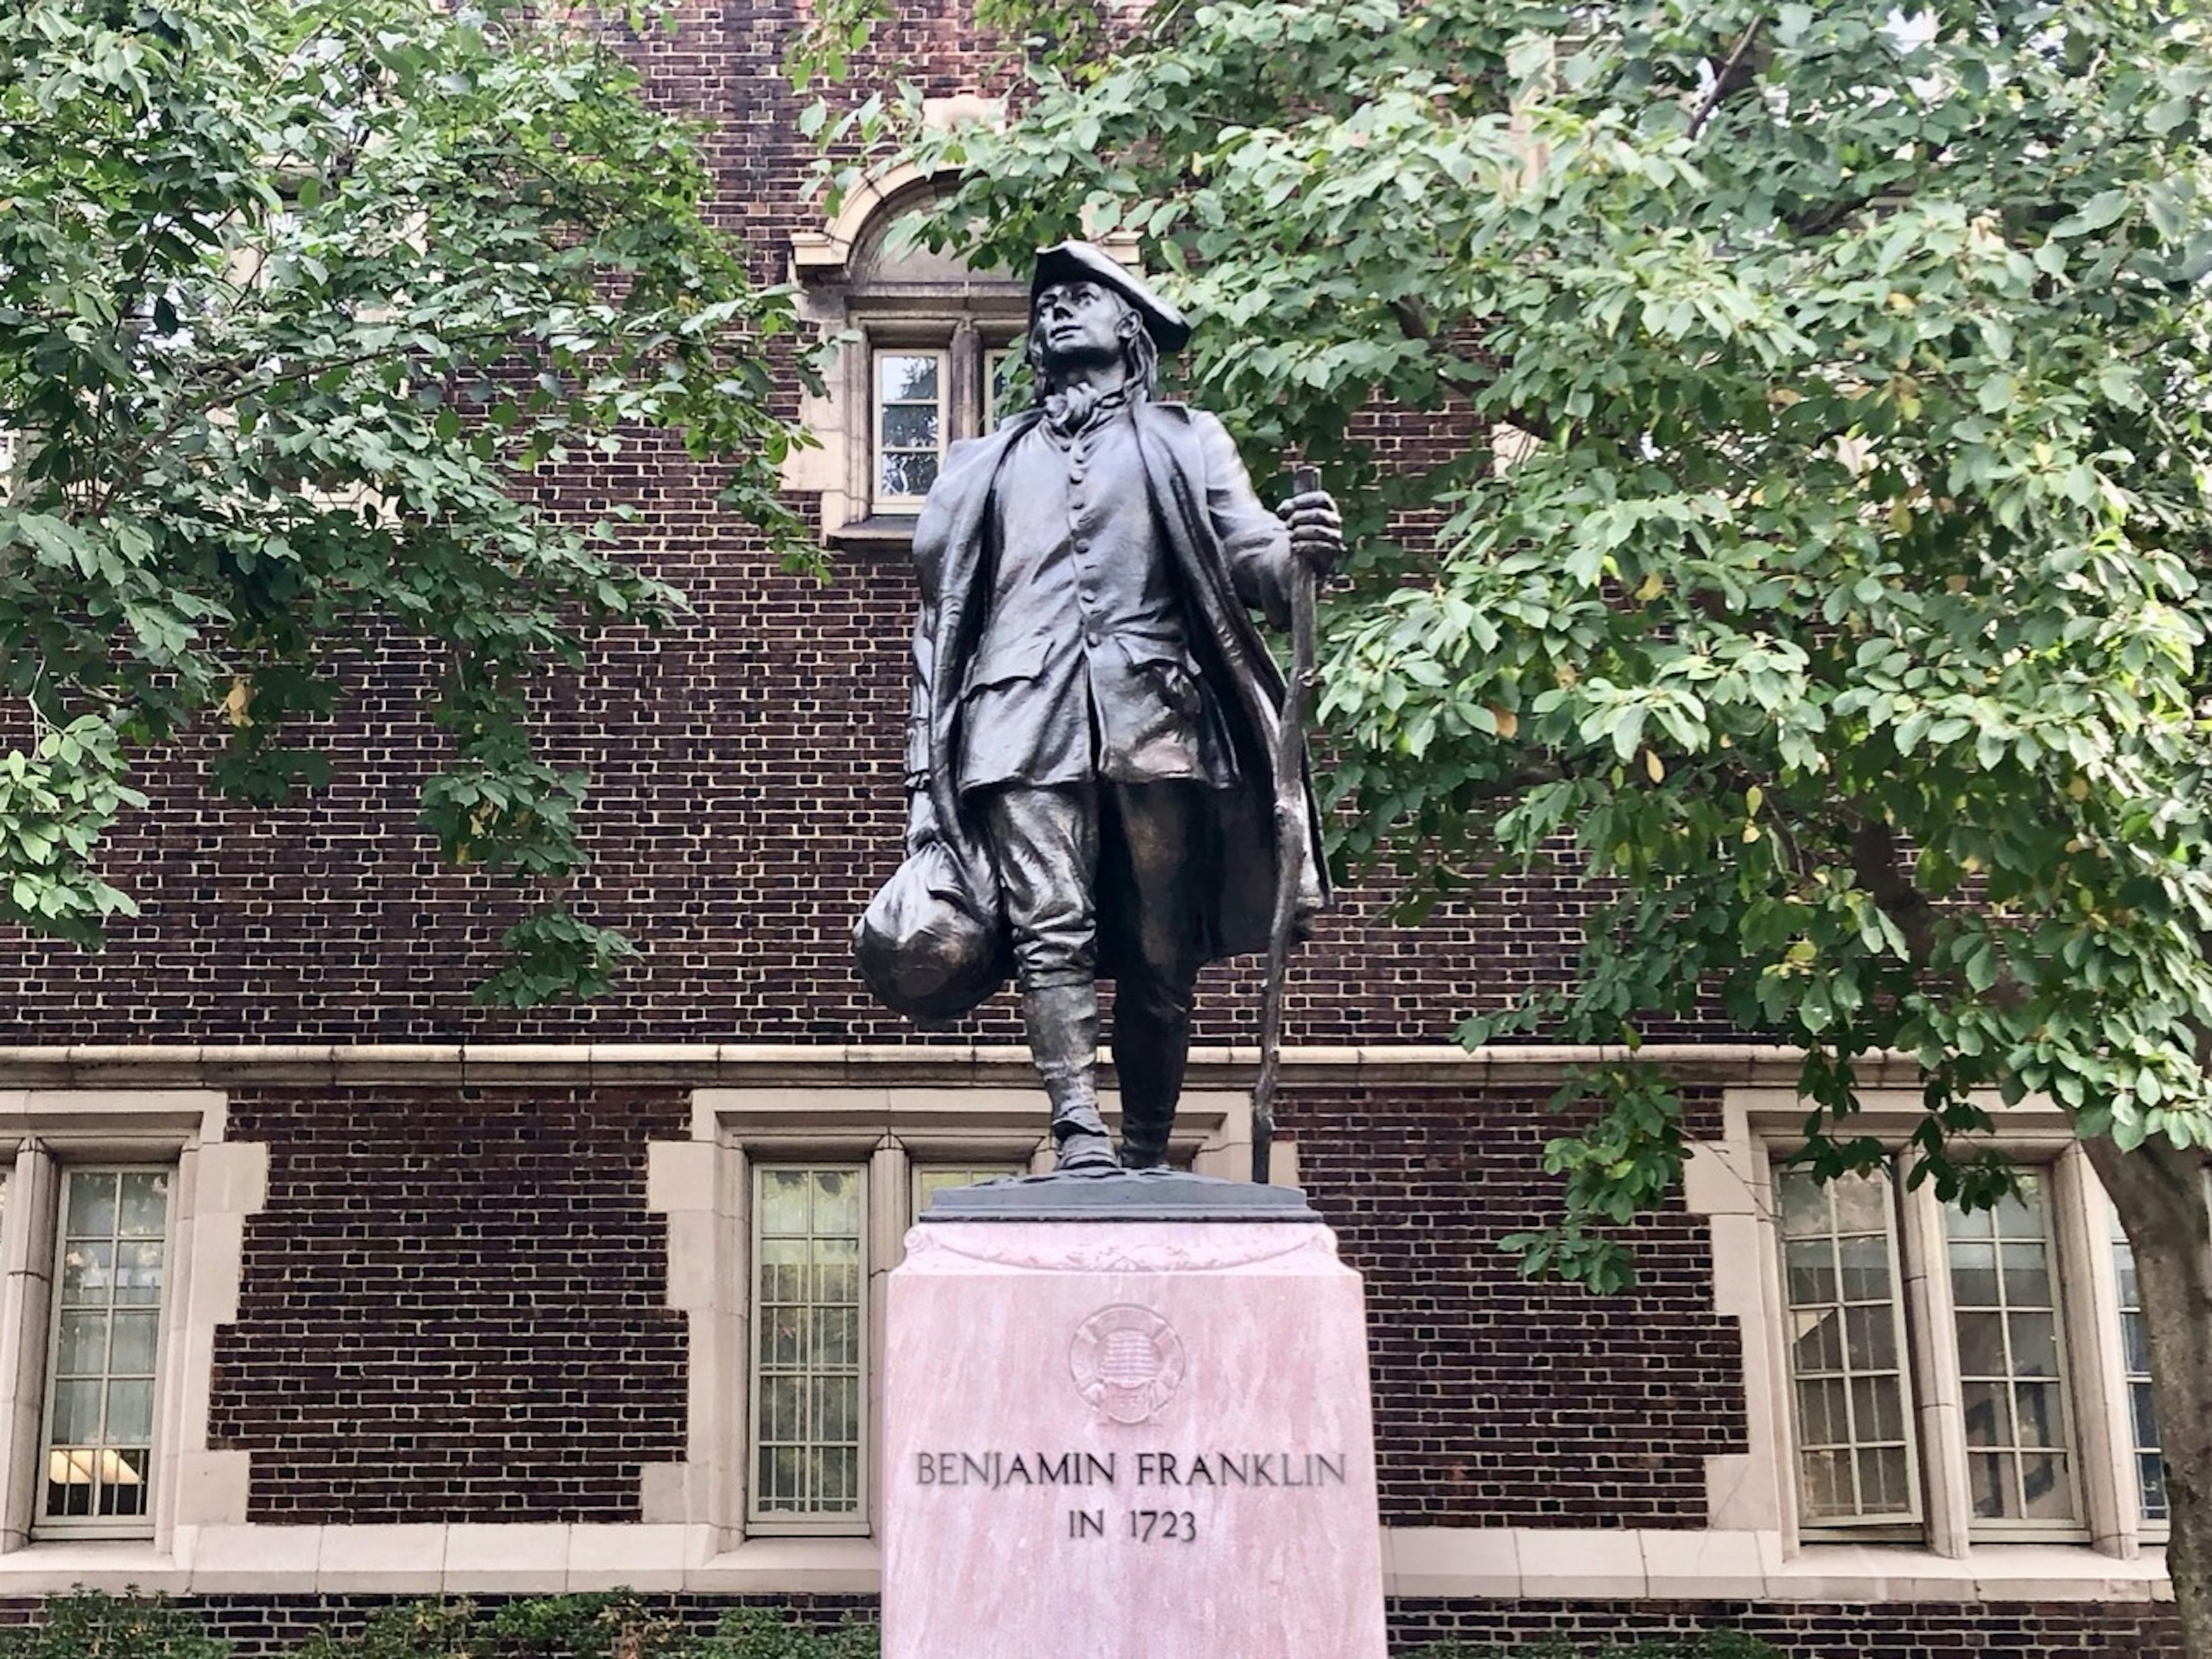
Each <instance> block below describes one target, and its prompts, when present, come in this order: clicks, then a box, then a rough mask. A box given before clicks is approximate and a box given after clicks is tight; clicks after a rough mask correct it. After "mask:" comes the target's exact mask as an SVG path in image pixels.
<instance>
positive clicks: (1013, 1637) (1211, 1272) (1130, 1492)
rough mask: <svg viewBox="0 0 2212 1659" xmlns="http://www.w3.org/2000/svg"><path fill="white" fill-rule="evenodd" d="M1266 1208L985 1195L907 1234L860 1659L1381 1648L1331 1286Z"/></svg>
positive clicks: (1124, 1658)
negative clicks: (879, 1534)
mask: <svg viewBox="0 0 2212 1659" xmlns="http://www.w3.org/2000/svg"><path fill="white" fill-rule="evenodd" d="M1179 1180H1180V1182H1182V1183H1183V1184H1182V1186H1181V1187H1180V1188H1178V1190H1179V1191H1180V1192H1182V1194H1184V1195H1185V1196H1188V1194H1189V1193H1190V1192H1193V1191H1196V1190H1198V1189H1197V1188H1195V1187H1194V1186H1192V1185H1191V1184H1190V1183H1192V1182H1194V1178H1193V1177H1187V1176H1186V1177H1180V1178H1179ZM1131 1184H1132V1186H1136V1185H1138V1184H1139V1183H1137V1182H1132V1183H1131ZM1205 1184H1206V1186H1207V1187H1221V1188H1226V1187H1228V1185H1229V1183H1212V1182H1208V1183H1205ZM1012 1185H1013V1187H1014V1188H1023V1187H1025V1186H1030V1183H1012ZM1047 1185H1048V1183H1035V1186H1034V1187H1030V1190H1031V1191H1034V1190H1035V1189H1036V1188H1037V1187H1044V1186H1047ZM1151 1189H1152V1191H1155V1192H1158V1191H1162V1190H1164V1188H1162V1187H1159V1186H1153V1187H1152V1188H1151ZM1242 1190H1243V1191H1244V1192H1247V1193H1249V1192H1251V1191H1253V1190H1254V1189H1250V1188H1243V1189H1242ZM1258 1190H1260V1191H1261V1192H1263V1193H1264V1192H1265V1191H1266V1190H1267V1189H1258ZM1284 1196H1285V1198H1287V1199H1288V1200H1290V1202H1291V1205H1292V1206H1295V1207H1294V1209H1292V1210H1291V1211H1289V1212H1283V1211H1281V1210H1279V1209H1278V1210H1276V1212H1275V1213H1274V1216H1273V1218H1235V1217H1237V1215H1239V1214H1240V1212H1239V1211H1238V1210H1237V1208H1236V1207H1235V1206H1233V1205H1232V1206H1228V1207H1225V1208H1222V1209H1219V1210H1218V1211H1209V1210H1208V1209H1207V1208H1206V1206H1204V1205H1203V1204H1200V1205H1199V1206H1197V1207H1195V1208H1193V1209H1192V1210H1191V1211H1190V1213H1192V1214H1198V1215H1204V1214H1208V1213H1218V1215H1221V1216H1225V1217H1229V1218H1212V1219H1173V1220H1166V1219H1138V1218H1109V1216H1110V1212H1112V1211H1113V1209H1114V1206H1113V1205H1112V1204H1111V1203H1110V1202H1106V1203H1101V1202H1099V1201H1098V1200H1099V1194H1098V1193H1097V1192H1096V1191H1094V1192H1092V1193H1091V1194H1088V1195H1087V1197H1086V1198H1085V1201H1084V1202H1082V1203H1080V1204H1079V1205H1078V1206H1077V1208H1078V1210H1079V1212H1088V1213H1078V1214H1077V1215H1075V1216H1074V1217H1073V1218H1042V1217H1044V1216H1048V1215H1049V1214H1050V1213H1051V1210H1052V1206H1050V1205H1049V1204H1047V1205H1046V1206H1044V1207H1043V1209H1042V1210H1039V1209H1037V1208H1036V1206H1035V1205H1034V1204H1031V1205H1030V1206H1026V1207H1024V1205H1023V1204H1022V1203H1021V1202H1019V1201H1017V1202H1015V1203H1014V1204H1013V1205H1012V1206H1009V1205H1007V1204H1006V1202H1004V1201H1003V1194H1002V1198H1001V1201H1000V1204H999V1208H998V1211H997V1212H996V1213H995V1214H993V1213H992V1212H990V1211H989V1210H988V1208H987V1207H986V1208H984V1209H982V1210H980V1211H979V1210H978V1209H977V1208H975V1206H974V1203H975V1201H974V1200H966V1201H963V1203H961V1204H960V1205H959V1206H958V1207H957V1208H956V1207H953V1206H944V1212H945V1213H947V1214H951V1215H953V1216H955V1217H956V1218H952V1219H934V1220H931V1221H927V1222H924V1223H922V1224H921V1225H917V1226H916V1227H915V1229H914V1230H913V1231H912V1232H911V1233H909V1234H908V1238H907V1259H906V1261H905V1263H904V1264H903V1265H902V1267H899V1268H898V1270H897V1271H896V1272H895V1273H892V1275H891V1277H890V1302H889V1305H888V1309H887V1313H886V1326H887V1334H886V1346H887V1352H886V1353H885V1355H884V1466H883V1468H882V1470H881V1472H880V1478H881V1480H882V1486H883V1515H884V1656H885V1659H1035V1656H1037V1655H1040V1654H1049V1655H1052V1656H1054V1659H1383V1651H1384V1650H1383V1578H1382V1541H1381V1536H1380V1532H1379V1528H1378V1525H1377V1521H1376V1494H1375V1456H1374V1434H1373V1427H1372V1416H1371V1410H1370V1403H1369V1397H1368V1385H1367V1345H1366V1332H1365V1322H1364V1316H1363V1313H1362V1310H1361V1304H1360V1289H1359V1280H1358V1275H1357V1274H1355V1273H1352V1271H1351V1269H1349V1268H1347V1267H1345V1266H1344V1265H1343V1263H1341V1262H1340V1261H1338V1260H1337V1258H1336V1244H1335V1239H1334V1236H1333V1235H1332V1234H1331V1233H1330V1232H1329V1231H1328V1228H1327V1227H1325V1226H1323V1225H1322V1224H1321V1223H1320V1221H1319V1220H1317V1219H1315V1218H1312V1216H1311V1213H1310V1212H1307V1211H1305V1210H1304V1206H1303V1204H1302V1202H1299V1201H1298V1200H1297V1198H1296V1195H1295V1194H1285V1195H1284ZM1201 1197H1202V1194H1201ZM1017 1200H1018V1194H1017ZM987 1203H988V1200H986V1204H987ZM940 1205H942V1200H940ZM1142 1209H1143V1206H1139V1212H1142ZM1241 1213H1243V1214H1244V1215H1246V1216H1250V1215H1252V1214H1254V1213H1255V1212H1253V1211H1251V1210H1249V1209H1247V1210H1245V1211H1243V1212H1241ZM1025 1217H1026V1218H1025Z"/></svg>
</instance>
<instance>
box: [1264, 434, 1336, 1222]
mask: <svg viewBox="0 0 2212 1659" xmlns="http://www.w3.org/2000/svg"><path fill="white" fill-rule="evenodd" d="M1320 488H1321V473H1320V472H1319V471H1318V470H1316V468H1313V467H1310V466H1302V467H1300V468H1298V469H1297V471H1295V472H1294V473H1292V474H1291V493H1292V494H1293V495H1310V493H1312V492H1313V491H1315V490H1316V489H1320ZM1296 564H1297V568H1296V569H1295V570H1294V571H1293V572H1292V573H1291V683H1290V684H1289V685H1288V686H1287V687H1285V690H1284V694H1283V708H1282V714H1281V717H1280V719H1279V721H1278V723H1277V725H1276V727H1275V915H1274V925H1273V927H1272V928H1270V929H1269V931H1268V935H1267V987H1266V989H1265V990H1264V991H1263V992H1262V993H1261V1000H1260V1077H1259V1081H1258V1082H1256V1083H1255V1084H1254V1085H1252V1180H1253V1182H1254V1184H1255V1185H1257V1186H1262V1187H1264V1186H1266V1185H1267V1178H1268V1174H1269V1165H1270V1164H1271V1163H1272V1161H1273V1152H1274V1142H1275V1075H1276V1073H1278V1072H1279V1070H1280V1069H1281V1067H1282V1059H1283V979H1284V975H1285V972H1286V970H1287V969H1288V967H1289V964H1290V956H1291V932H1292V930H1293V929H1294V928H1295V927H1297V915H1298V886H1299V883H1300V879H1301V878H1302V877H1304V874H1305V868H1306V859H1307V857H1308V855H1309V854H1310V848H1311V841H1312V837H1311V831H1310V821H1309V819H1308V817H1307V811H1306V769H1305V751H1306V718H1307V715H1308V714H1309V713H1310V708H1311V705H1312V702H1313V689H1314V679H1315V674H1314V654H1315V643H1314V597H1315V592H1316V589H1317V588H1318V587H1319V586H1320V583H1319V582H1317V581H1316V580H1315V578H1314V573H1313V571H1312V570H1311V568H1309V567H1308V566H1307V564H1306V562H1305V561H1304V560H1303V559H1297V561H1296Z"/></svg>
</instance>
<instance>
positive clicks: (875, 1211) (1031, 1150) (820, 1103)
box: [641, 1087, 1297, 1570]
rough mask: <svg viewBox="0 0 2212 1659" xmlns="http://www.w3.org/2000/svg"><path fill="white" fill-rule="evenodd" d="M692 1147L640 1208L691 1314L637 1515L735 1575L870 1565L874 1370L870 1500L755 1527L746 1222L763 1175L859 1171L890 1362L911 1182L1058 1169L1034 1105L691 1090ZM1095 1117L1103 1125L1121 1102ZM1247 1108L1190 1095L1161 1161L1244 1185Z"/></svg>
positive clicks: (1017, 1093)
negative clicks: (779, 1562) (829, 1168)
mask: <svg viewBox="0 0 2212 1659" xmlns="http://www.w3.org/2000/svg"><path fill="white" fill-rule="evenodd" d="M691 1098H692V1126H691V1137H690V1139H688V1140H681V1141H655V1142H653V1143H651V1145H650V1146H649V1147H648V1150H647V1178H646V1188H647V1200H646V1202H647V1208H648V1209H650V1210H652V1211H654V1212H659V1213H661V1214H663V1215H665V1217H666V1218H667V1221H668V1251H669V1270H668V1284H669V1291H668V1295H669V1305H670V1306H671V1307H672V1308H676V1309H679V1310H683V1311H684V1313H685V1314H686V1315H688V1316H689V1326H690V1364H689V1365H688V1366H687V1368H686V1369H687V1374H688V1376H689V1379H690V1386H689V1389H688V1395H687V1403H688V1407H689V1409H688V1413H687V1419H688V1424H689V1427H688V1430H687V1433H686V1442H685V1451H686V1455H685V1457H684V1461H683V1462H680V1463H669V1464H653V1465H647V1467H646V1468H645V1469H644V1471H643V1474H642V1477H641V1478H642V1483H643V1492H642V1509H643V1515H642V1516H641V1519H642V1520H643V1521H644V1522H647V1524H653V1523H662V1524H683V1525H688V1526H693V1527H700V1528H705V1529H706V1531H707V1534H708V1540H707V1543H708V1555H709V1556H710V1557H731V1558H732V1559H730V1560H728V1561H727V1562H726V1565H731V1566H738V1565H744V1561H745V1560H746V1559H750V1557H751V1556H754V1555H763V1554H765V1555H768V1556H773V1555H774V1554H775V1553H776V1552H778V1551H779V1550H785V1549H788V1548H789V1547H793V1546H794V1545H798V1546H803V1545H805V1544H807V1543H808V1541H813V1543H814V1545H815V1546H816V1547H817V1549H819V1548H822V1547H829V1553H828V1554H826V1555H823V1556H820V1557H819V1558H818V1559H821V1560H823V1563H824V1565H825V1566H827V1565H831V1564H834V1563H836V1562H838V1561H839V1560H841V1559H842V1558H841V1557H839V1556H838V1555H837V1554H836V1549H835V1547H836V1546H837V1545H839V1544H846V1545H849V1546H851V1547H853V1550H854V1552H856V1553H854V1555H853V1556H852V1559H851V1560H850V1561H849V1563H848V1564H847V1565H848V1566H849V1567H850V1568H852V1569H853V1570H862V1569H863V1568H864V1564H866V1563H868V1562H871V1561H872V1558H873V1553H874V1542H873V1541H874V1538H875V1536H876V1534H877V1532H878V1526H879V1523H880V1509H879V1502H880V1497H879V1493H878V1490H877V1486H876V1483H875V1482H874V1481H872V1480H870V1479H869V1478H868V1471H870V1470H872V1468H874V1467H875V1464H876V1462H877V1459H876V1457H875V1455H874V1444H875V1440H876V1437H877V1436H878V1433H879V1431H880V1427H879V1425H880V1424H881V1422H882V1417H883V1400H882V1392H881V1391H882V1373H881V1370H880V1367H877V1366H873V1365H871V1366H870V1367H869V1368H868V1373H867V1387H866V1395H865V1408H866V1413H867V1423H866V1437H867V1449H866V1450H865V1451H864V1453H863V1456H862V1466H863V1477H862V1486H863V1492H864V1501H863V1505H862V1510H861V1512H860V1514H858V1515H856V1516H852V1517H849V1518H837V1519H813V1518H794V1519H787V1518H783V1517H777V1518H775V1519H770V1520H762V1521H749V1520H748V1519H747V1518H746V1517H747V1513H748V1507H749V1506H748V1495H747V1483H748V1481H749V1480H750V1446H751V1442H752V1432H751V1402H750V1398H749V1396H748V1390H749V1387H750V1376H751V1369H752V1331H751V1328H750V1318H751V1299H752V1298H751V1287H752V1264H751V1261H750V1254H751V1251H750V1243H751V1223H750V1214H749V1206H750V1194H751V1188H752V1168H753V1165H754V1164H756V1163H759V1164H834V1163H841V1162H842V1163H849V1164H858V1165H861V1166H864V1167H865V1168H866V1171H867V1188H868V1191H869V1194H871V1198H872V1201H871V1203H870V1205H869V1210H868V1218H867V1228H866V1244H865V1247H864V1250H863V1256H864V1263H865V1270H866V1284H867V1291H866V1317H867V1325H866V1352H867V1353H868V1354H870V1355H874V1354H879V1353H881V1352H883V1334H884V1333H883V1319H884V1295H883V1290H884V1279H886V1278H887V1277H888V1275H889V1274H890V1271H891V1270H892V1269H893V1268H894V1267H896V1266H897V1265H898V1264H899V1262H900V1261H902V1260H903V1258H904V1255H905V1237H906V1231H907V1228H908V1225H910V1219H911V1218H910V1209H911V1204H912V1194H913V1191H914V1170H915V1168H916V1167H917V1166H918V1165H926V1164H963V1165H965V1164H984V1163H1002V1162H1003V1163H1010V1164H1017V1165H1024V1166H1026V1167H1027V1168H1029V1169H1030V1170H1034V1171H1039V1172H1042V1170H1046V1169H1048V1168H1049V1167H1050V1164H1051V1153H1050V1151H1049V1148H1048V1145H1047V1139H1046V1114H1045V1105H1044V1101H1043V1098H1042V1096H1040V1095H1039V1094H1037V1093H1036V1091H1035V1090H1033V1089H1027V1088H990V1087H984V1088H975V1089H957V1088H941V1087H939V1088H913V1089H901V1088H890V1089H885V1088H882V1087H877V1088H840V1087H828V1088H805V1087H794V1088H774V1087H768V1088H757V1089H745V1088H739V1089H713V1088H707V1089H697V1090H695V1091H693V1092H692V1097H691ZM1101 1105H1102V1107H1103V1109H1104V1111H1105V1113H1106V1115H1107V1117H1108V1120H1109V1122H1112V1121H1117V1118H1118V1112H1119V1103H1118V1101H1117V1099H1116V1098H1115V1097H1114V1096H1113V1095H1112V1094H1111V1093H1110V1091H1109V1093H1107V1094H1106V1095H1105V1096H1104V1097H1103V1099H1102V1102H1101ZM1250 1123H1251V1102H1250V1100H1249V1097H1247V1096H1246V1095H1245V1094H1244V1093H1243V1091H1227V1090H1204V1089H1199V1090H1191V1091H1186V1093H1185V1094H1184V1096H1183V1099H1182V1108H1181V1109H1180V1111H1179V1112H1178V1114H1177V1115H1176V1133H1175V1137H1174V1140H1173V1143H1172V1145H1171V1146H1170V1157H1171V1158H1173V1159H1174V1160H1175V1161H1176V1162H1178V1163H1182V1162H1186V1161H1187V1162H1188V1164H1189V1166H1190V1167H1191V1168H1192V1169H1194V1170H1197V1171H1199V1172H1200V1173H1201V1174H1206V1175H1219V1176H1243V1175H1245V1174H1247V1173H1248V1170H1247V1168H1246V1167H1245V1165H1246V1160H1247V1159H1249V1147H1250ZM1274 1168H1275V1171H1276V1179H1277V1180H1279V1181H1280V1182H1284V1183H1285V1184H1293V1185H1294V1184H1295V1183H1296V1182H1297V1155H1296V1148H1295V1147H1294V1146H1291V1145H1290V1144H1289V1143H1286V1142H1278V1143H1277V1145H1276V1147H1275V1164H1274Z"/></svg>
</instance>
